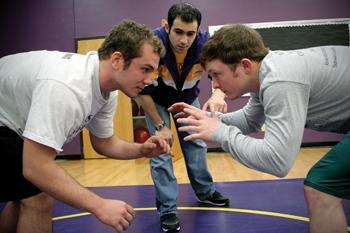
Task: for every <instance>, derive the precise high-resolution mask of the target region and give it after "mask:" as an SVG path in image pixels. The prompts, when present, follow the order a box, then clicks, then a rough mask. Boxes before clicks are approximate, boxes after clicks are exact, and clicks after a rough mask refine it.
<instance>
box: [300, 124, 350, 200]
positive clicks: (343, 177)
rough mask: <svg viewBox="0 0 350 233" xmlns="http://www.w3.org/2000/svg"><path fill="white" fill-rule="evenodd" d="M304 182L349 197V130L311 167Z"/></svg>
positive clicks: (326, 191)
mask: <svg viewBox="0 0 350 233" xmlns="http://www.w3.org/2000/svg"><path fill="white" fill-rule="evenodd" d="M304 184H305V185H307V186H310V187H312V188H314V189H317V190H319V191H321V192H324V193H328V194H330V195H333V196H336V197H339V198H342V199H350V131H349V132H348V133H347V134H346V135H345V137H344V138H343V139H342V140H341V141H340V142H339V143H338V144H337V145H335V146H334V147H333V148H332V149H331V150H330V151H329V152H328V153H327V154H326V155H325V156H324V157H323V158H321V159H320V161H318V162H317V163H316V164H315V165H314V166H313V167H312V168H311V170H310V171H309V173H308V175H307V177H306V179H305V181H304Z"/></svg>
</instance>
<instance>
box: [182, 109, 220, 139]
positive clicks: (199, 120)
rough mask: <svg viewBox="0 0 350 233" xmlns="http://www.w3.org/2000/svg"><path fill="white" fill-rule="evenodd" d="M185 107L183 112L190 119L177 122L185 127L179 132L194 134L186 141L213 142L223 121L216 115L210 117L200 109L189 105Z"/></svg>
mask: <svg viewBox="0 0 350 233" xmlns="http://www.w3.org/2000/svg"><path fill="white" fill-rule="evenodd" d="M182 105H183V112H184V113H185V114H187V115H189V117H186V118H179V119H177V122H178V123H180V124H184V125H185V126H181V127H179V129H178V130H179V131H188V132H194V133H191V134H190V135H188V136H187V137H185V138H184V140H185V141H191V140H195V139H203V140H206V141H212V140H213V135H214V132H215V131H216V129H217V128H219V126H220V124H222V123H221V121H220V120H219V119H218V118H217V117H216V115H215V114H212V115H211V116H208V115H207V113H206V111H203V110H201V109H198V108H196V107H193V106H191V105H188V104H185V105H184V104H182Z"/></svg>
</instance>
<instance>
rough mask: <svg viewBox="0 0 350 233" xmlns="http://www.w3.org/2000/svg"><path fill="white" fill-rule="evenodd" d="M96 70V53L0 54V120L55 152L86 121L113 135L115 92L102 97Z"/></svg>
mask: <svg viewBox="0 0 350 233" xmlns="http://www.w3.org/2000/svg"><path fill="white" fill-rule="evenodd" d="M98 72H99V59H98V55H97V53H96V52H90V53H88V54H87V55H86V56H84V55H79V54H73V53H63V52H58V51H34V52H27V53H20V54H14V55H10V56H6V57H3V58H1V59H0V100H1V102H0V124H1V125H5V126H7V127H9V128H10V129H12V130H14V131H15V132H17V133H18V134H19V135H20V136H22V137H26V138H29V139H31V140H33V141H36V142H38V143H40V144H43V145H46V146H49V147H52V148H54V149H55V150H56V151H57V152H61V151H62V146H63V145H64V144H65V143H67V142H69V141H70V140H72V138H73V137H74V136H76V135H77V134H78V133H79V132H81V130H82V129H83V128H84V127H85V126H87V127H88V129H89V131H90V132H91V133H93V134H94V135H96V136H98V137H109V136H112V135H113V117H114V112H115V108H116V93H114V92H113V93H111V94H110V95H109V96H108V97H107V98H104V97H103V96H102V94H101V90H100V85H99V78H98Z"/></svg>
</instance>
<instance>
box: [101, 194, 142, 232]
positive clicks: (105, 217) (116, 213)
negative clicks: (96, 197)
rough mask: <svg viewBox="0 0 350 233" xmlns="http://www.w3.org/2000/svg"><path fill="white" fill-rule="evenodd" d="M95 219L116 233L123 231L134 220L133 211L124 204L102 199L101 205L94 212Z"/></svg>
mask: <svg viewBox="0 0 350 233" xmlns="http://www.w3.org/2000/svg"><path fill="white" fill-rule="evenodd" d="M96 217H97V218H98V219H99V220H100V221H101V222H103V223H104V224H107V225H109V226H111V227H113V228H114V229H115V230H116V231H117V232H118V233H122V232H123V231H125V230H126V229H127V228H128V227H129V226H130V224H131V222H132V221H133V220H134V218H135V211H134V210H133V208H132V207H131V206H130V205H128V204H127V203H126V202H123V201H119V200H110V199H103V202H102V205H100V206H99V207H98V210H97V211H96Z"/></svg>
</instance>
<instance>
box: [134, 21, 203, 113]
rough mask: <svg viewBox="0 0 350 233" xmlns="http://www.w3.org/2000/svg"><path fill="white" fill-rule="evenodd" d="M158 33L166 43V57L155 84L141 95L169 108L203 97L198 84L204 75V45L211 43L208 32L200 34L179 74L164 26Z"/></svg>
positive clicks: (160, 65) (162, 61) (157, 30)
mask: <svg viewBox="0 0 350 233" xmlns="http://www.w3.org/2000/svg"><path fill="white" fill-rule="evenodd" d="M154 33H155V34H156V35H157V36H158V37H159V38H160V39H161V40H162V42H163V44H164V46H165V48H166V54H165V56H164V57H163V58H161V59H160V62H159V67H158V70H157V72H156V73H157V74H155V80H154V81H153V83H152V85H149V86H147V87H146V88H145V89H144V90H143V91H142V92H141V93H140V94H141V95H142V94H144V95H146V94H147V95H151V97H152V98H153V101H154V102H156V103H157V104H159V105H161V106H164V107H166V108H168V107H170V106H171V105H172V104H174V103H177V102H185V103H188V104H192V102H193V101H194V100H195V99H196V98H197V97H198V95H199V92H200V91H199V88H198V83H199V80H200V78H201V77H202V74H203V68H202V66H201V65H200V62H199V55H200V52H201V49H202V47H203V44H204V43H205V42H206V41H207V40H208V38H209V33H208V32H199V33H198V34H197V36H196V39H195V41H194V42H193V44H192V45H191V47H190V48H189V49H188V51H187V54H186V57H185V60H184V64H183V68H182V73H181V74H179V71H178V69H177V65H176V58H175V54H174V52H173V50H172V49H171V45H170V41H169V36H168V34H167V32H166V31H165V29H164V28H163V27H159V28H156V29H155V30H154Z"/></svg>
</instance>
